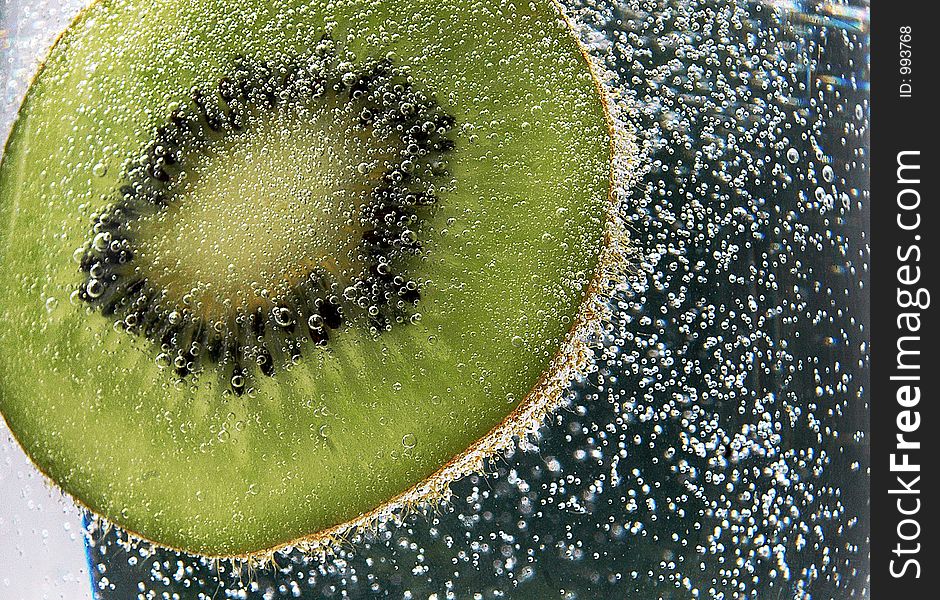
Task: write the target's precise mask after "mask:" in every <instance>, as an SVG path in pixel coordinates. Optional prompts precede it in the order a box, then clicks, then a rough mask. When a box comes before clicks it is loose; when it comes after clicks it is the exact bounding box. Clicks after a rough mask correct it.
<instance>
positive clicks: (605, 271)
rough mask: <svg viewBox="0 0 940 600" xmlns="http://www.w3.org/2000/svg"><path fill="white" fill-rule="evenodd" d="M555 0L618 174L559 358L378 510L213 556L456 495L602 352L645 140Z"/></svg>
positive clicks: (629, 269)
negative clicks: (502, 411) (482, 431)
mask: <svg viewBox="0 0 940 600" xmlns="http://www.w3.org/2000/svg"><path fill="white" fill-rule="evenodd" d="M104 1H105V0H92V1H91V2H90V3H88V4H87V5H86V6H85V7H84V8H82V9H81V11H80V12H79V13H78V14H77V15H76V16H75V18H74V19H72V21H71V22H70V23H69V25H68V26H67V27H66V28H65V29H63V30H62V31H61V32H60V33H59V34H58V35H57V36H56V38H55V39H54V40H53V43H52V44H51V46H50V47H49V50H48V52H47V53H46V58H45V59H43V60H42V61H41V62H40V63H39V65H38V67H37V69H36V72H35V73H34V75H33V77H32V78H31V80H30V84H29V87H28V88H27V94H29V91H30V90H32V89H34V87H33V86H34V84H35V83H36V81H37V79H38V78H39V77H40V76H41V75H42V73H43V71H44V70H45V68H46V65H47V62H48V60H49V57H51V56H52V54H53V53H54V52H55V50H56V48H57V47H58V46H59V45H60V44H61V43H62V41H63V39H64V38H65V37H66V36H67V35H68V34H69V33H70V32H71V31H72V30H73V29H74V28H75V26H76V25H77V24H79V23H80V22H81V21H82V20H83V19H84V18H85V17H86V15H87V14H88V13H89V12H90V11H92V10H93V9H94V8H96V7H97V6H98V5H99V4H101V3H102V2H104ZM549 4H551V5H552V6H553V7H554V8H555V10H556V11H557V13H558V14H557V16H558V18H559V19H560V20H561V21H562V22H563V23H564V25H565V27H566V29H567V31H568V33H569V34H570V39H571V40H572V42H573V43H574V44H575V45H576V46H577V48H578V51H579V53H580V55H581V57H582V60H583V61H584V64H585V65H586V66H587V68H588V71H589V74H590V76H591V79H592V80H593V82H594V86H595V89H596V92H597V95H598V98H599V100H600V103H601V106H602V109H603V113H604V117H605V120H606V126H607V131H608V135H609V137H610V149H609V156H610V161H609V163H610V164H609V167H610V168H609V174H610V177H609V188H608V195H607V201H606V208H607V214H606V223H605V225H604V234H603V245H602V248H601V251H600V254H599V256H598V260H597V266H596V270H595V273H594V275H593V277H592V279H591V282H590V284H589V285H588V286H587V289H586V290H585V295H584V299H583V301H582V302H581V305H580V306H579V308H578V311H577V314H576V315H575V316H574V318H573V324H572V326H571V328H570V329H569V331H568V333H567V334H566V336H565V339H564V340H563V341H562V343H561V345H560V346H559V348H558V351H557V352H556V354H555V356H554V357H553V358H552V360H551V362H550V364H549V367H548V368H547V369H546V370H545V371H544V372H543V373H542V374H541V376H540V377H539V379H538V381H537V382H536V383H535V385H534V386H533V387H532V389H531V390H530V391H529V392H528V393H527V394H526V395H525V397H524V398H523V399H522V400H521V401H520V402H519V403H518V405H517V406H516V407H515V408H514V409H513V411H512V412H511V413H509V414H508V415H507V416H506V417H505V418H504V419H503V420H502V421H501V422H500V423H499V424H497V425H496V426H495V427H493V428H492V429H491V430H490V431H489V432H488V433H487V434H486V435H484V436H483V437H481V438H480V439H479V440H477V441H476V442H474V443H473V444H471V445H470V446H469V447H468V448H466V449H465V450H463V451H462V452H461V453H459V454H457V455H456V456H454V457H453V458H452V459H451V460H450V461H448V462H447V463H446V464H445V465H443V466H442V467H441V468H440V469H438V470H437V471H435V472H434V473H432V474H431V475H430V476H428V477H427V478H426V479H425V480H423V481H421V482H419V483H417V484H415V485H414V486H412V487H411V488H409V489H408V490H406V491H405V492H403V493H401V494H399V495H397V496H395V497H393V498H391V499H389V500H387V501H385V502H384V503H383V504H381V505H379V506H377V507H375V508H373V509H372V510H370V511H368V512H365V513H363V514H360V515H359V516H358V517H356V518H354V519H350V520H348V521H346V522H343V523H340V524H338V525H334V526H332V527H329V528H325V529H322V530H320V531H317V532H315V533H312V534H307V535H304V536H301V537H299V538H297V539H294V540H292V541H289V542H286V543H282V544H279V545H276V546H273V547H271V548H266V549H262V550H257V551H253V552H248V553H244V554H219V555H213V554H200V556H203V557H205V558H208V559H213V560H230V561H233V562H237V563H245V564H248V565H249V566H251V567H264V566H267V565H270V564H273V561H274V557H275V555H276V554H278V553H282V552H285V551H289V550H298V551H300V552H302V553H304V554H306V555H308V556H319V557H327V556H331V555H334V554H335V553H336V551H337V550H338V549H340V548H341V547H343V546H344V545H347V544H348V541H349V540H351V539H353V538H355V536H357V535H358V534H363V533H367V532H369V531H374V530H376V529H377V528H378V527H379V526H380V525H381V524H384V523H389V522H392V523H394V522H398V521H401V520H402V519H403V518H404V516H406V515H408V514H409V513H411V512H414V511H415V510H418V509H421V508H422V507H435V506H439V505H440V504H442V503H443V502H445V501H446V500H448V499H449V498H450V496H451V490H450V486H451V484H453V483H454V482H456V481H458V480H460V479H462V478H464V477H466V476H468V475H473V474H485V473H486V468H485V467H486V461H487V460H489V459H492V458H495V457H497V456H500V455H505V454H506V453H507V452H509V451H510V450H512V449H513V448H514V447H515V446H516V443H517V442H516V440H517V439H518V440H525V439H527V438H528V437H529V436H533V435H537V432H538V430H539V428H540V427H541V426H542V425H543V424H544V423H545V421H546V419H547V418H548V417H549V416H550V415H552V414H553V413H555V412H556V411H557V410H558V409H559V408H561V407H563V406H564V405H565V404H566V403H567V400H566V399H565V397H564V392H565V391H566V390H567V389H568V387H569V385H570V384H571V382H572V381H574V380H576V379H577V378H579V377H583V376H585V375H586V374H587V372H588V370H589V368H590V366H591V365H592V364H593V360H594V359H593V356H594V352H595V350H594V347H595V346H596V345H597V344H596V342H595V341H596V340H597V339H598V338H599V337H600V334H601V333H602V325H603V323H605V322H607V321H608V319H609V317H610V315H611V312H612V310H611V307H610V302H609V300H610V298H611V297H612V296H613V295H614V294H616V293H617V292H618V291H619V290H620V288H621V286H622V284H623V282H624V281H626V280H627V279H628V278H629V277H631V276H632V274H634V273H635V272H636V270H637V268H638V267H637V264H638V261H637V258H636V254H635V250H636V249H635V248H634V245H633V242H632V241H631V237H630V233H629V228H628V225H627V223H626V222H625V221H624V220H623V218H622V216H621V207H622V204H623V201H624V199H623V198H622V197H621V196H622V194H621V192H620V190H624V189H629V188H630V187H631V184H632V183H633V180H634V179H635V177H636V175H637V174H638V172H639V170H640V169H639V165H638V159H639V147H638V145H637V143H636V139H635V136H634V134H633V133H632V132H631V131H629V130H628V129H627V128H626V127H625V125H624V121H623V119H622V118H620V117H619V112H620V110H622V109H621V107H620V106H618V105H617V104H616V103H615V102H614V101H613V99H612V97H611V92H610V90H609V89H608V88H607V87H606V85H605V84H604V83H603V81H602V73H603V70H602V69H603V68H602V66H601V65H600V64H599V63H598V62H597V61H596V59H595V58H593V57H592V56H591V53H590V50H589V49H588V48H587V47H586V46H585V45H584V43H583V42H582V40H581V38H580V36H579V33H578V26H577V24H576V23H575V21H574V20H573V19H572V18H571V16H570V15H569V14H568V13H567V12H566V10H565V8H564V6H562V4H561V2H560V1H559V0H549ZM24 105H25V102H24V103H22V104H21V107H22V106H24ZM20 118H21V109H20V110H18V112H17V116H16V118H15V119H14V121H13V123H12V124H11V129H10V131H11V132H12V131H13V128H15V126H16V123H17V121H19V119H20ZM10 141H11V137H9V136H8V138H7V139H6V140H5V141H4V144H3V154H2V157H0V166H2V164H3V162H4V161H5V160H6V158H7V156H8V153H7V150H8V146H9V144H10ZM0 418H2V415H0ZM8 431H9V433H10V436H11V438H12V439H13V440H14V441H15V442H16V443H17V445H19V446H20V448H21V449H23V448H24V447H23V445H22V443H21V442H20V441H19V440H18V439H17V437H16V435H15V433H14V432H13V431H12V430H11V429H9V428H8ZM23 451H24V454H26V455H27V457H28V458H29V459H30V462H31V463H32V464H33V466H34V467H35V468H36V469H37V471H38V472H39V473H40V474H41V475H42V476H43V478H44V479H45V480H46V481H47V482H48V484H49V485H50V486H51V487H52V488H54V489H57V490H59V489H60V488H59V486H58V485H57V484H56V483H55V481H54V480H53V479H52V478H51V477H50V476H49V475H48V474H47V473H46V472H45V471H44V470H43V469H42V468H41V467H40V466H39V465H37V464H36V463H35V462H34V461H33V460H32V458H31V457H29V454H28V453H26V452H25V449H24V450H23ZM62 493H63V494H65V495H67V496H68V497H69V498H70V499H71V500H72V502H74V503H75V505H76V506H78V507H79V508H80V509H81V510H82V511H84V512H86V513H88V514H89V515H90V516H91V517H92V518H93V519H94V521H95V522H97V523H99V524H101V525H102V528H103V529H104V530H107V529H109V528H111V527H112V524H111V523H110V521H109V520H108V519H107V518H106V517H103V516H101V515H98V514H96V513H95V512H94V511H93V510H92V509H91V508H90V507H88V506H86V505H85V504H84V503H83V502H82V501H81V500H80V499H78V498H77V497H75V496H73V495H71V494H68V493H67V492H64V491H62ZM121 531H123V532H124V533H125V534H126V536H124V537H123V538H121V537H119V541H120V543H122V544H125V545H127V546H128V547H133V546H137V545H140V544H144V545H150V546H153V547H158V548H165V549H167V550H171V551H176V552H185V550H183V549H180V548H175V547H173V546H170V545H167V544H163V543H160V542H156V541H154V540H151V539H148V538H147V537H146V536H143V535H141V534H139V533H137V532H135V531H133V530H130V529H128V528H125V527H121Z"/></svg>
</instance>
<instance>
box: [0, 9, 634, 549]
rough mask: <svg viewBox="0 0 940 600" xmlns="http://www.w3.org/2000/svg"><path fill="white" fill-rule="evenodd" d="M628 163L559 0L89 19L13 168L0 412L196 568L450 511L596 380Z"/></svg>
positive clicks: (69, 35)
mask: <svg viewBox="0 0 940 600" xmlns="http://www.w3.org/2000/svg"><path fill="white" fill-rule="evenodd" d="M613 137H614V135H613V134H612V133H611V129H610V123H609V119H608V115H607V114H606V108H605V102H604V101H603V99H602V97H601V94H600V93H599V91H598V87H597V83H596V77H595V75H594V73H593V71H592V67H591V65H590V64H589V62H588V61H587V60H586V59H585V57H584V54H583V52H582V49H581V47H580V46H579V44H578V42H577V41H576V39H575V37H574V36H573V35H572V33H571V30H570V27H569V24H568V23H567V22H566V21H565V20H564V18H563V16H562V15H561V12H560V11H559V10H558V8H557V7H556V5H555V4H554V3H553V2H549V1H547V0H538V1H535V2H530V1H528V0H526V1H524V2H523V1H519V2H516V1H514V0H480V1H478V2H473V3H466V2H463V1H462V0H391V1H383V2H373V1H366V0H346V1H343V2H334V3H327V2H320V1H316V2H310V1H309V0H294V1H285V2H268V1H261V0H198V1H195V2H194V1H192V0H156V1H154V0H146V1H141V0H101V1H99V2H98V3H96V4H94V5H93V6H91V7H90V8H89V9H87V10H86V11H85V12H84V13H83V14H82V15H81V16H80V17H79V18H78V19H77V20H76V22H75V23H74V24H73V26H72V27H71V28H70V29H69V30H68V31H67V32H66V33H65V34H64V35H63V36H62V38H61V39H60V40H59V42H58V43H57V45H56V47H55V48H54V50H53V52H52V53H51V55H50V56H49V58H48V60H47V61H46V63H45V65H44V67H43V69H42V70H41V72H40V74H39V75H38V76H37V78H36V80H35V82H34V84H33V85H32V87H31V88H30V91H29V92H28V94H27V97H26V99H25V101H24V103H23V106H22V108H21V110H20V114H19V117H18V120H17V122H16V124H15V126H14V129H13V132H12V134H11V136H10V139H9V141H8V144H7V147H6V150H5V154H4V158H3V163H2V165H0V223H2V226H0V314H2V315H3V322H4V326H3V327H2V328H0V410H2V413H3V416H4V418H5V419H6V421H7V423H8V425H9V427H10V429H11V431H12V432H13V433H14V435H15V436H16V438H17V440H18V441H19V442H20V444H21V445H22V446H23V448H24V449H25V450H26V452H27V453H28V454H29V456H30V457H31V459H32V460H33V461H34V462H35V464H36V465H37V467H38V468H39V469H40V470H41V471H42V472H43V473H45V474H46V475H47V476H48V477H49V478H50V479H51V480H52V481H54V482H55V484H56V485H58V486H59V487H60V488H61V489H63V490H64V491H65V492H67V493H69V494H70V495H72V496H73V497H74V498H75V499H76V500H77V501H78V502H79V503H81V504H82V505H83V506H86V507H87V508H89V509H90V510H91V511H93V512H94V513H95V514H97V515H100V516H102V517H104V518H106V519H107V520H109V521H112V522H114V523H116V524H118V525H120V526H121V527H122V528H124V529H126V530H127V531H129V532H132V533H133V534H134V535H136V536H138V537H140V538H142V539H147V540H151V541H153V542H155V543H157V544H160V545H162V546H166V547H170V548H176V549H181V550H185V551H188V552H193V553H199V554H203V555H207V556H227V557H235V556H261V555H264V554H265V553H266V552H270V551H272V550H273V549H277V548H282V547H284V546H287V545H300V546H306V547H316V546H318V545H320V544H327V543H331V542H332V541H335V539H336V538H337V537H338V536H342V535H344V534H346V533H348V532H349V531H351V530H352V529H354V528H361V527H365V526H368V525H372V524H375V523H376V522H379V521H381V520H382V519H383V518H386V517H389V516H391V515H393V514H395V511H397V510H399V509H401V508H403V507H408V506H411V505H414V504H416V503H419V502H427V501H434V500H435V499H438V498H440V497H443V496H444V495H446V492H447V487H448V485H449V483H450V482H452V481H453V480H454V479H455V478H457V477H459V476H461V475H463V474H466V473H468V472H471V471H477V470H479V469H480V468H481V467H482V464H483V461H484V459H485V458H486V457H488V456H491V455H492V454H493V453H494V452H497V451H499V450H501V449H504V448H507V447H508V446H509V445H510V444H511V442H512V438H513V436H519V435H524V434H525V433H526V432H527V431H529V430H530V429H531V428H532V427H534V426H536V425H537V424H538V422H539V421H540V419H542V418H543V417H544V415H545V414H546V413H547V411H549V410H551V409H552V408H554V407H556V406H558V405H559V404H560V403H561V401H562V393H563V391H564V388H565V386H566V385H567V383H568V382H569V381H570V380H571V378H572V377H573V376H575V375H577V373H579V372H581V371H583V370H584V369H585V368H586V365H587V363H588V361H589V358H590V351H589V350H588V348H587V345H586V338H587V337H588V336H589V334H590V332H592V331H594V327H595V325H596V324H597V321H598V319H599V318H600V316H601V314H602V312H603V306H604V292H605V290H606V289H607V278H608V276H609V275H610V270H611V269H617V268H619V266H618V265H619V264H620V262H619V259H620V256H621V255H620V254H619V251H617V249H616V246H617V241H618V239H617V231H619V230H618V229H617V228H616V226H613V225H612V223H613V222H614V221H615V220H616V219H614V218H613V217H612V212H613V210H614V209H613V201H612V192H611V176H612V161H611V152H612V138H613Z"/></svg>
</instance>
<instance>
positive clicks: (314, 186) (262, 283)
mask: <svg viewBox="0 0 940 600" xmlns="http://www.w3.org/2000/svg"><path fill="white" fill-rule="evenodd" d="M355 111H356V108H355V107H354V106H352V105H350V103H349V102H348V101H347V99H346V97H345V96H344V97H337V96H336V95H333V94H331V95H330V96H329V97H327V98H321V99H320V101H319V102H317V103H316V104H315V105H313V106H304V107H289V108H279V109H276V110H271V111H260V112H258V113H257V114H254V115H253V116H252V117H251V118H250V119H249V120H248V122H247V123H246V124H245V127H244V129H243V131H242V132H239V133H234V134H233V133H229V134H226V135H225V136H224V137H221V138H220V139H216V140H209V141H205V142H199V151H198V152H191V153H189V154H188V156H187V157H186V163H185V164H183V165H181V167H182V176H179V175H177V176H176V177H174V180H173V182H172V183H171V184H170V187H169V192H170V197H171V201H170V202H169V204H168V206H167V207H166V208H165V209H163V210H161V211H159V212H158V213H156V214H154V215H149V216H146V217H144V218H142V219H140V221H139V225H138V226H137V258H136V260H137V264H138V268H139V269H140V270H141V274H142V275H144V276H145V277H146V278H147V279H149V280H150V281H151V282H152V283H153V284H155V287H156V288H157V289H162V290H165V292H166V296H165V298H164V299H163V300H164V302H165V303H166V304H169V305H173V304H177V303H179V304H180V306H181V307H182V306H185V307H186V308H188V309H189V310H190V311H191V312H192V313H194V314H197V315H201V316H203V317H206V318H209V319H212V318H223V317H224V316H225V315H227V314H231V309H232V308H248V309H250V308H253V307H255V306H264V305H266V304H273V303H276V302H277V300H278V298H279V297H281V296H283V295H285V294H287V293H288V292H289V290H290V289H291V287H292V286H293V285H294V284H295V283H296V282H297V281H298V280H299V279H301V278H303V277H306V276H308V275H309V274H310V273H311V272H312V271H315V270H316V271H319V272H322V273H324V274H325V275H326V277H327V280H328V281H331V282H333V283H336V284H337V285H338V286H339V289H340V290H341V289H342V287H343V286H345V285H347V284H348V283H350V282H352V281H353V280H354V279H355V278H356V277H358V276H361V275H363V273H364V270H365V269H366V264H367V263H366V262H365V260H364V258H365V257H364V256H363V255H362V252H363V250H362V247H361V240H362V234H363V227H362V225H361V222H360V216H361V211H362V207H363V205H364V204H365V203H366V202H368V201H369V199H370V196H371V194H372V192H373V191H374V189H375V188H376V187H377V186H378V185H379V184H380V182H381V178H382V176H383V174H384V173H385V170H386V168H387V166H388V161H389V160H391V159H392V158H393V157H394V155H395V154H397V153H398V151H399V150H400V148H399V147H400V146H401V139H400V137H399V136H396V135H390V136H389V135H385V136H383V135H382V134H381V133H380V132H378V131H377V130H373V129H371V128H364V127H361V126H360V125H359V124H358V114H357V113H356V112H355Z"/></svg>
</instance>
